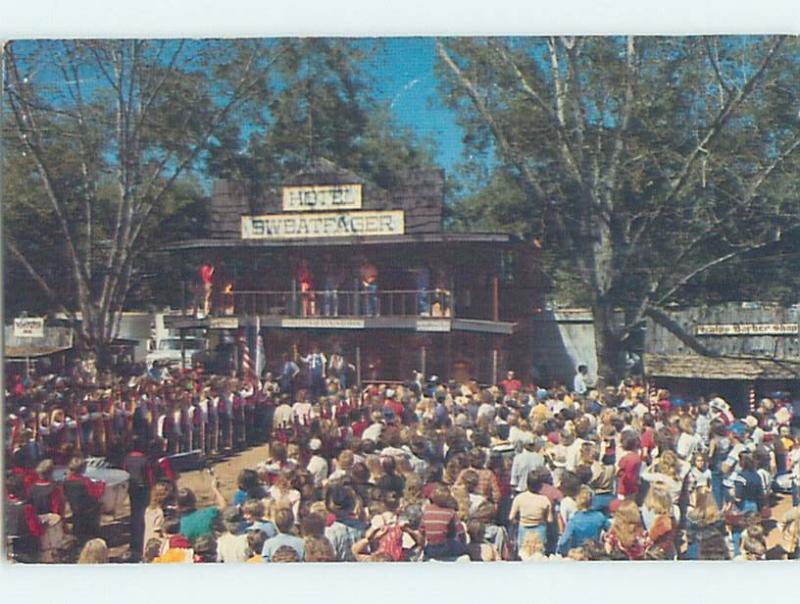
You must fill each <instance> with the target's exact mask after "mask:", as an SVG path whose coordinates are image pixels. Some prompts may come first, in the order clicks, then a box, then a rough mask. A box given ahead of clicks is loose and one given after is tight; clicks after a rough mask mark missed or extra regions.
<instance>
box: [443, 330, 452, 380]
mask: <svg viewBox="0 0 800 604" xmlns="http://www.w3.org/2000/svg"><path fill="white" fill-rule="evenodd" d="M444 337H445V340H444V356H445V367H444V372H445V379H446V380H448V381H450V378H451V377H452V375H453V334H452V333H446V334H444Z"/></svg>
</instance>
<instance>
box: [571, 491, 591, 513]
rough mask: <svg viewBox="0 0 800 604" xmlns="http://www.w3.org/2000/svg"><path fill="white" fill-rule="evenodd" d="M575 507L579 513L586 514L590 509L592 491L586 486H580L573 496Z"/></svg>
mask: <svg viewBox="0 0 800 604" xmlns="http://www.w3.org/2000/svg"><path fill="white" fill-rule="evenodd" d="M575 505H576V506H577V508H578V510H579V511H581V512H586V511H588V510H589V508H590V507H592V490H591V489H590V488H589V487H587V486H586V485H584V486H582V487H581V489H580V491H578V494H577V495H576V496H575Z"/></svg>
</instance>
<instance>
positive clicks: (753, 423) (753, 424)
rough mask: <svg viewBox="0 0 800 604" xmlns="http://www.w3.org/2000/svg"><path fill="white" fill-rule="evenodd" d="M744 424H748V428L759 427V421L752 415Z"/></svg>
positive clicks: (745, 419)
mask: <svg viewBox="0 0 800 604" xmlns="http://www.w3.org/2000/svg"><path fill="white" fill-rule="evenodd" d="M744 423H745V424H747V427H748V428H755V427H756V426H758V420H757V419H756V418H755V417H753V416H752V415H748V416H747V417H745V418H744Z"/></svg>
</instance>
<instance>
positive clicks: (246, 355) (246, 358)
mask: <svg viewBox="0 0 800 604" xmlns="http://www.w3.org/2000/svg"><path fill="white" fill-rule="evenodd" d="M239 345H240V346H241V351H242V376H243V377H244V379H245V380H247V379H249V378H250V371H251V367H252V363H251V361H250V347H249V346H248V345H247V338H246V337H245V335H244V332H242V333H241V334H240V335H239Z"/></svg>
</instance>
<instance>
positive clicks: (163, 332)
mask: <svg viewBox="0 0 800 604" xmlns="http://www.w3.org/2000/svg"><path fill="white" fill-rule="evenodd" d="M207 350H208V340H207V339H206V337H205V334H204V333H203V330H187V332H186V333H184V337H183V352H182V351H181V337H180V334H179V333H177V332H176V331H175V330H170V329H167V328H165V327H164V315H163V314H160V313H159V314H156V315H155V316H154V322H153V333H152V338H151V340H150V352H148V353H147V366H148V367H151V366H152V365H153V361H158V362H159V364H160V365H167V366H176V365H181V363H182V362H183V359H184V355H185V360H186V367H191V366H192V365H193V364H194V359H195V357H197V356H202V355H203V354H205V353H206V351H207Z"/></svg>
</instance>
